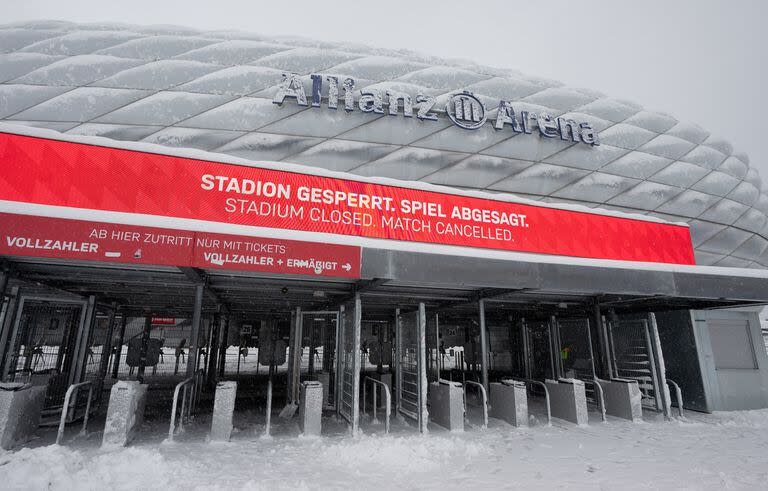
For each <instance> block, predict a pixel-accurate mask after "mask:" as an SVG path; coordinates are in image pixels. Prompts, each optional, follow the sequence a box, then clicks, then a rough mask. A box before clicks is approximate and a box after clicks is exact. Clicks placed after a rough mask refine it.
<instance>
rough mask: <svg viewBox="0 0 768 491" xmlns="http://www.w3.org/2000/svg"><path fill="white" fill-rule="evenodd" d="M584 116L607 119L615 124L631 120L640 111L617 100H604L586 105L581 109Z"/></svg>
mask: <svg viewBox="0 0 768 491" xmlns="http://www.w3.org/2000/svg"><path fill="white" fill-rule="evenodd" d="M579 111H580V112H583V113H584V114H593V115H595V116H597V117H598V118H603V119H607V120H608V121H613V122H614V123H619V122H621V121H624V120H625V119H627V118H629V117H630V116H632V115H633V114H635V113H637V112H639V111H638V110H636V109H634V108H632V107H630V106H628V105H626V104H624V103H622V102H619V101H618V100H616V99H610V98H607V97H606V98H604V99H598V100H596V101H593V102H590V103H589V104H586V105H585V106H584V107H581V108H580V109H579Z"/></svg>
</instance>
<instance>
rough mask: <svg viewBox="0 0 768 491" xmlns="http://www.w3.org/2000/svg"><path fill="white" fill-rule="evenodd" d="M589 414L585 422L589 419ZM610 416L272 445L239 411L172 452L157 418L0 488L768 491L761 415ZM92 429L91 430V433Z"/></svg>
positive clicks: (281, 436)
mask: <svg viewBox="0 0 768 491" xmlns="http://www.w3.org/2000/svg"><path fill="white" fill-rule="evenodd" d="M592 416H594V415H592ZM645 417H646V422H645V423H640V424H632V423H629V422H624V421H620V420H617V419H609V421H608V422H607V423H601V422H599V421H598V420H596V419H595V418H594V417H593V420H592V421H591V423H590V425H589V426H584V427H577V426H574V425H570V424H566V423H563V422H555V423H553V425H552V426H551V427H547V426H543V425H541V424H540V423H537V424H536V425H535V426H533V427H531V428H529V429H515V428H513V427H511V426H508V425H506V424H505V423H502V422H500V421H497V420H491V425H490V427H489V428H488V429H487V430H481V429H479V428H474V427H473V428H468V429H467V430H466V431H465V432H463V433H449V432H447V431H443V430H440V429H439V428H436V427H431V428H430V430H431V431H430V434H429V435H427V436H426V437H422V436H418V435H416V434H414V432H413V429H412V428H409V427H407V425H405V424H403V422H396V423H395V424H394V425H393V427H394V429H393V434H391V435H389V436H385V435H382V434H381V424H378V425H371V424H370V423H368V422H367V420H366V424H364V425H363V429H364V433H365V434H364V435H363V436H361V437H359V438H351V437H349V436H347V435H345V434H344V425H343V424H342V423H341V422H339V421H335V420H334V419H333V418H325V419H324V422H323V423H324V425H325V426H324V431H326V430H327V432H328V433H330V435H329V436H324V437H322V438H301V437H297V436H296V434H297V429H296V428H295V425H294V423H293V422H290V423H285V422H281V421H280V420H278V421H277V422H276V424H277V427H276V428H275V430H276V431H275V433H276V434H277V436H275V437H273V438H270V439H264V438H262V437H260V436H259V435H261V433H262V432H263V424H261V423H259V422H256V419H254V418H255V417H254V416H253V414H252V413H251V414H249V413H238V414H237V415H236V419H235V426H236V431H235V433H234V435H233V441H232V442H230V443H208V442H206V436H205V435H206V433H207V429H208V428H209V424H210V419H209V417H206V416H200V417H198V418H197V419H196V420H195V421H194V422H193V423H192V424H191V425H189V426H188V427H187V428H186V431H184V432H183V433H182V434H181V435H180V436H179V437H177V439H176V441H175V442H174V443H171V444H169V443H163V439H164V438H165V436H166V434H165V432H166V431H167V421H165V420H156V421H154V422H153V421H149V422H148V423H146V424H145V426H144V427H143V428H142V433H141V435H139V437H138V439H137V441H136V442H135V443H134V444H133V445H132V446H131V447H129V448H125V449H120V450H117V451H111V452H104V451H101V450H100V449H99V448H98V443H99V442H100V439H101V433H100V432H97V431H94V432H93V433H91V434H90V435H89V436H88V437H87V438H79V439H78V438H75V439H74V440H73V438H74V435H75V434H76V430H77V429H73V430H72V433H71V434H68V435H67V442H66V443H65V446H56V445H46V443H47V442H48V441H51V440H52V438H53V436H54V433H55V430H51V431H49V432H47V433H44V434H42V435H41V436H40V437H39V438H38V440H37V441H36V442H33V445H38V446H36V447H35V448H23V449H21V450H18V451H14V452H5V453H0V483H2V485H0V487H2V488H3V489H54V490H60V489H78V490H90V489H94V490H95V489H99V490H102V489H164V490H169V489H440V490H444V489H489V490H490V489H500V488H526V489H552V488H567V489H621V490H625V489H696V490H699V489H768V410H760V411H745V412H733V413H715V414H712V415H704V414H697V413H692V412H689V413H687V415H686V419H685V420H684V421H681V420H675V421H671V422H665V421H663V419H662V418H660V417H659V416H658V415H655V414H646V415H645ZM94 427H98V424H94Z"/></svg>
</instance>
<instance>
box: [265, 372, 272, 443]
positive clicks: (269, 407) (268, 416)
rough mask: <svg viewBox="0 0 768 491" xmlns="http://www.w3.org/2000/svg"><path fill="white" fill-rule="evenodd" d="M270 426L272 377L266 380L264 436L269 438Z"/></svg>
mask: <svg viewBox="0 0 768 491" xmlns="http://www.w3.org/2000/svg"><path fill="white" fill-rule="evenodd" d="M271 428H272V377H270V378H269V382H267V424H266V426H265V427H264V436H265V437H267V438H269V436H270V435H269V433H270V430H271Z"/></svg>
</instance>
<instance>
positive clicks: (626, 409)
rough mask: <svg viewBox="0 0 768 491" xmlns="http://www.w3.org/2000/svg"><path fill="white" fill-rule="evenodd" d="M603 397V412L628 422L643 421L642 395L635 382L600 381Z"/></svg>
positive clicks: (618, 380) (623, 380)
mask: <svg viewBox="0 0 768 491" xmlns="http://www.w3.org/2000/svg"><path fill="white" fill-rule="evenodd" d="M599 383H600V386H602V388H603V396H604V397H605V412H606V414H610V415H611V416H615V417H617V418H622V419H628V420H630V421H642V420H643V406H642V394H641V393H640V387H639V386H638V384H637V380H627V379H621V378H614V379H611V380H600V381H599Z"/></svg>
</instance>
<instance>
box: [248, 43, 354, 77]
mask: <svg viewBox="0 0 768 491" xmlns="http://www.w3.org/2000/svg"><path fill="white" fill-rule="evenodd" d="M355 58H360V55H354V54H351V53H343V52H341V51H333V50H323V49H316V48H296V49H292V50H288V51H282V52H280V53H275V54H273V55H269V56H265V57H264V58H260V59H259V60H257V61H255V62H253V64H254V65H259V66H265V67H271V68H276V69H278V70H283V71H288V72H291V73H299V74H302V75H307V74H310V73H314V72H318V71H322V70H325V69H327V68H330V67H332V66H336V65H338V64H340V63H344V62H345V61H349V60H353V59H355Z"/></svg>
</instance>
